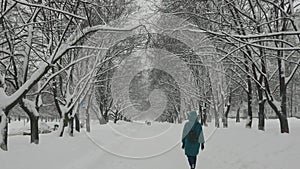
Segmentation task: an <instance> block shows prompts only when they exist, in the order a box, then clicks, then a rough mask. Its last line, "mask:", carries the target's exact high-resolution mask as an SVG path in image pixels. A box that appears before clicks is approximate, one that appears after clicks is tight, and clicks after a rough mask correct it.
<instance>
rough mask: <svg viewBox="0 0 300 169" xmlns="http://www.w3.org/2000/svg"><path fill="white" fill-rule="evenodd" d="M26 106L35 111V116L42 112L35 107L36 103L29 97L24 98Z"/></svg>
mask: <svg viewBox="0 0 300 169" xmlns="http://www.w3.org/2000/svg"><path fill="white" fill-rule="evenodd" d="M23 102H24V106H25V107H26V108H27V109H28V110H29V111H30V112H32V113H33V115H34V116H36V117H38V116H39V115H40V114H39V112H38V111H37V109H36V107H35V103H34V102H33V101H31V100H28V99H23Z"/></svg>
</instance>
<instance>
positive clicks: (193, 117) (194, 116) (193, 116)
mask: <svg viewBox="0 0 300 169" xmlns="http://www.w3.org/2000/svg"><path fill="white" fill-rule="evenodd" d="M197 118H198V116H197V113H196V112H195V111H191V112H190V113H189V114H188V119H189V121H191V122H194V121H196V120H197Z"/></svg>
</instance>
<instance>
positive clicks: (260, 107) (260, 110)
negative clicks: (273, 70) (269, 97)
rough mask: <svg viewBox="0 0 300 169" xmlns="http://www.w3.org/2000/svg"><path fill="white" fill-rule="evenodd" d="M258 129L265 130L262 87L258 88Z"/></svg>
mask: <svg viewBox="0 0 300 169" xmlns="http://www.w3.org/2000/svg"><path fill="white" fill-rule="evenodd" d="M258 101H259V103H258V130H262V131H264V130H265V102H266V101H265V100H264V98H263V89H262V88H261V87H259V89H258Z"/></svg>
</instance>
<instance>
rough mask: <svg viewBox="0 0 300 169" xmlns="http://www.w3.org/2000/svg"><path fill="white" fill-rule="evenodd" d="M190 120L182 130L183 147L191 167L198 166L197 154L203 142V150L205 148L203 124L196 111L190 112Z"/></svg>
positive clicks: (192, 168)
mask: <svg viewBox="0 0 300 169" xmlns="http://www.w3.org/2000/svg"><path fill="white" fill-rule="evenodd" d="M188 120H189V121H188V122H186V123H185V125H184V128H183V132H182V148H183V149H184V152H185V155H186V156H187V159H188V162H189V164H190V167H191V169H194V168H196V161H197V155H198V154H199V148H200V144H201V150H204V143H205V140H204V136H203V131H202V126H201V124H200V123H199V121H198V116H197V113H196V112H195V111H191V112H190V113H189V114H188Z"/></svg>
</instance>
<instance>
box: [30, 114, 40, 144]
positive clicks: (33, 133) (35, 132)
mask: <svg viewBox="0 0 300 169" xmlns="http://www.w3.org/2000/svg"><path fill="white" fill-rule="evenodd" d="M29 119H30V143H34V144H39V125H38V122H39V117H38V116H34V115H33V114H31V115H30V116H29Z"/></svg>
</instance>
